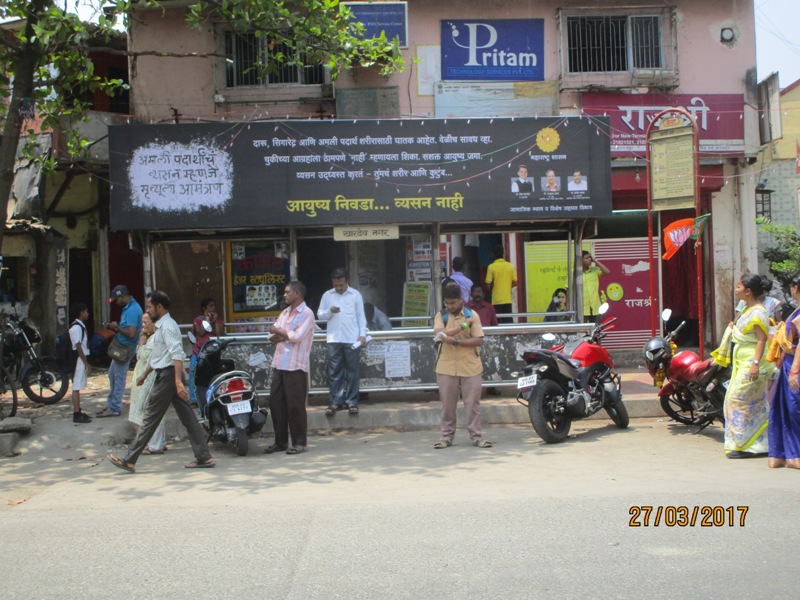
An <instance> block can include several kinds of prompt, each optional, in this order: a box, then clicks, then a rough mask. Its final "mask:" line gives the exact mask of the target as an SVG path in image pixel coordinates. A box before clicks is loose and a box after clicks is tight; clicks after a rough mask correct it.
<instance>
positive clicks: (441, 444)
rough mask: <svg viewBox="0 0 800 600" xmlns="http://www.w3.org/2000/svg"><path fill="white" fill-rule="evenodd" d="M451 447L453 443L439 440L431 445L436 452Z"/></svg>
mask: <svg viewBox="0 0 800 600" xmlns="http://www.w3.org/2000/svg"><path fill="white" fill-rule="evenodd" d="M452 445H453V442H451V441H450V440H444V439H442V440H439V441H438V442H436V443H435V444H434V445H433V447H434V448H436V449H437V450H441V449H442V448H449V447H450V446H452Z"/></svg>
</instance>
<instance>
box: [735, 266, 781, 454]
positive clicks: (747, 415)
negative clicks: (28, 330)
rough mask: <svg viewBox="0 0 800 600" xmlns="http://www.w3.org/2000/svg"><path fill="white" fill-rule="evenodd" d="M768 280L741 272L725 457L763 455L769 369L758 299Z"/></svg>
mask: <svg viewBox="0 0 800 600" xmlns="http://www.w3.org/2000/svg"><path fill="white" fill-rule="evenodd" d="M771 289H772V282H771V281H770V280H769V279H767V278H766V277H762V276H761V275H753V274H750V273H748V274H746V275H742V277H741V279H739V281H738V283H737V285H736V297H737V298H739V299H740V300H744V301H745V308H744V310H743V311H742V312H741V314H740V315H739V317H738V318H737V319H736V322H735V323H732V324H731V329H732V336H731V337H732V341H733V374H732V376H731V382H730V385H729V386H728V392H727V393H726V394H725V455H726V456H727V457H728V458H752V457H756V456H766V453H767V451H768V449H769V444H768V441H767V417H768V416H769V405H768V403H767V380H768V376H767V375H768V373H769V370H770V368H771V365H770V363H768V362H766V360H765V355H766V346H767V335H768V333H769V315H768V314H767V310H766V309H765V308H764V305H763V304H762V303H761V300H762V298H764V296H765V295H766V293H767V292H769V291H770V290H771Z"/></svg>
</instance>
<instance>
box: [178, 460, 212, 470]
mask: <svg viewBox="0 0 800 600" xmlns="http://www.w3.org/2000/svg"><path fill="white" fill-rule="evenodd" d="M215 466H217V463H215V462H214V459H213V458H209V459H208V460H206V461H204V462H198V461H196V460H193V461H192V462H190V463H186V464H185V465H183V468H184V469H210V468H211V467H215Z"/></svg>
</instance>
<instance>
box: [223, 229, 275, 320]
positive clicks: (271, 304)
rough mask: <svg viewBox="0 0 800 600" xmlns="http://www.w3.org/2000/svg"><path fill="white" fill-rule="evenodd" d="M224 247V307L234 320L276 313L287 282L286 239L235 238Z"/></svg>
mask: <svg viewBox="0 0 800 600" xmlns="http://www.w3.org/2000/svg"><path fill="white" fill-rule="evenodd" d="M226 246H227V247H226V250H227V253H228V256H229V257H230V262H229V269H228V274H229V275H228V281H227V284H228V285H227V292H228V306H231V307H232V313H233V316H234V319H237V318H240V317H252V316H270V315H278V314H279V313H280V306H281V302H282V301H283V290H284V288H285V287H286V284H287V283H289V242H288V241H268V242H263V241H235V242H228V243H227V244H226Z"/></svg>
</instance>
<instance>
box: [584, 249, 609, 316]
mask: <svg viewBox="0 0 800 600" xmlns="http://www.w3.org/2000/svg"><path fill="white" fill-rule="evenodd" d="M582 262H583V322H584V323H594V321H595V319H596V318H597V315H598V312H597V309H599V308H600V278H601V277H602V276H603V275H608V274H609V273H611V269H609V268H608V267H607V266H605V265H604V264H602V263H600V262H598V261H596V260H595V259H594V257H593V256H592V253H591V252H589V251H587V250H584V251H583V254H582ZM592 263H594V266H592Z"/></svg>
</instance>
